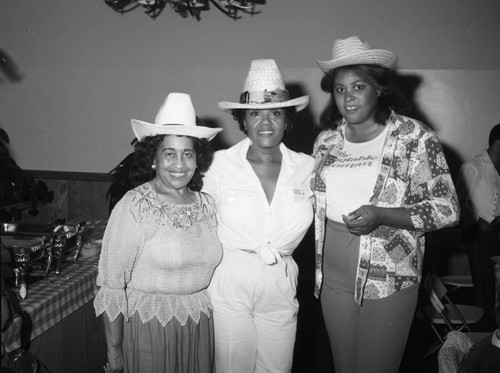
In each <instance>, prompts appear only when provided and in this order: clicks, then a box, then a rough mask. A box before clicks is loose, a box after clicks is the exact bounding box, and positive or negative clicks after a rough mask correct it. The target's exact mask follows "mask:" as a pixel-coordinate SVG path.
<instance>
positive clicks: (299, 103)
mask: <svg viewBox="0 0 500 373" xmlns="http://www.w3.org/2000/svg"><path fill="white" fill-rule="evenodd" d="M307 104H309V96H302V97H298V98H294V99H290V94H289V93H288V91H287V90H286V89H285V83H283V78H282V77H281V73H280V72H279V70H278V66H277V65H276V62H275V61H274V60H253V61H252V63H251V64H250V70H249V71H248V75H247V77H246V79H245V83H244V84H243V93H242V94H241V95H240V102H228V101H221V102H219V104H218V106H219V109H221V110H224V111H226V112H230V111H231V110H234V109H276V108H284V107H292V106H295V108H296V110H297V111H300V110H302V109H304V108H305V107H306V106H307Z"/></svg>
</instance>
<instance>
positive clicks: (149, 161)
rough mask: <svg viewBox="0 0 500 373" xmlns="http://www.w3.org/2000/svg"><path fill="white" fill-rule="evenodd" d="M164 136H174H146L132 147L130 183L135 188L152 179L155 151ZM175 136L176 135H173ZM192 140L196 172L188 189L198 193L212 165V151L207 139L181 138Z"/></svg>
mask: <svg viewBox="0 0 500 373" xmlns="http://www.w3.org/2000/svg"><path fill="white" fill-rule="evenodd" d="M165 136H174V135H155V136H146V137H145V138H144V139H142V140H141V141H139V142H137V143H136V144H135V146H134V159H133V161H132V165H131V167H130V174H129V178H130V182H131V184H132V185H133V186H134V187H135V186H138V185H140V184H143V183H145V182H146V181H149V180H151V179H153V178H154V177H155V176H156V171H155V170H154V169H153V168H152V167H151V166H152V165H153V162H154V160H155V158H156V151H157V150H158V146H159V145H160V144H161V142H162V141H163V139H164V138H165ZM175 136H177V135H175ZM182 137H187V138H190V139H192V140H193V147H194V151H195V153H196V165H197V167H196V170H195V172H194V175H193V177H192V179H191V181H190V182H189V183H188V188H189V189H191V190H193V191H200V190H201V189H202V188H203V174H204V173H205V172H206V171H207V170H208V168H209V167H210V165H211V164H212V160H213V156H214V151H213V149H212V147H211V146H210V143H209V141H208V140H207V139H199V138H197V137H192V136H182Z"/></svg>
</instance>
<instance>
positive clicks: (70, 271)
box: [2, 217, 107, 352]
mask: <svg viewBox="0 0 500 373" xmlns="http://www.w3.org/2000/svg"><path fill="white" fill-rule="evenodd" d="M102 218H103V219H102V220H98V223H97V224H95V220H89V221H90V224H89V223H88V224H89V225H91V224H94V228H95V229H93V230H92V233H91V234H90V235H89V237H90V239H93V240H95V239H99V238H102V234H103V232H104V228H105V226H106V222H107V219H106V218H105V217H102ZM98 261H99V256H95V257H80V259H78V264H77V265H73V264H70V265H68V266H65V267H63V268H62V274H61V276H57V275H56V273H55V271H53V272H51V273H50V275H49V278H48V281H43V280H42V281H40V282H37V283H35V284H33V285H31V286H29V287H28V295H27V297H26V298H25V299H22V300H21V301H20V304H21V308H22V309H23V310H24V311H25V312H27V313H28V315H29V316H30V318H31V324H32V332H31V339H34V338H36V337H38V336H39V335H40V334H42V333H43V332H45V331H47V330H48V329H49V328H51V327H52V326H54V325H56V324H57V323H58V322H60V321H61V320H62V319H64V318H65V317H66V316H68V315H70V314H71V313H72V312H75V311H76V310H77V309H78V308H80V307H82V306H83V305H84V304H86V303H87V302H89V301H90V300H92V299H93V298H94V297H95V295H96V293H97V286H96V277H97V265H98ZM20 331H21V318H20V317H16V318H15V319H14V321H13V322H12V324H11V325H10V326H9V328H8V329H7V330H6V331H5V332H3V333H2V344H3V345H4V347H5V349H6V351H7V352H10V351H13V350H15V349H17V348H19V347H20V345H21V343H20V338H19V336H20Z"/></svg>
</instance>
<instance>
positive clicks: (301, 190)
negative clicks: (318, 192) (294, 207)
mask: <svg viewBox="0 0 500 373" xmlns="http://www.w3.org/2000/svg"><path fill="white" fill-rule="evenodd" d="M311 197H312V192H311V190H310V189H309V188H306V187H295V188H293V199H294V201H295V202H298V203H304V202H306V201H307V200H308V199H309V198H311Z"/></svg>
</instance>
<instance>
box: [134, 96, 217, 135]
mask: <svg viewBox="0 0 500 373" xmlns="http://www.w3.org/2000/svg"><path fill="white" fill-rule="evenodd" d="M131 122H132V130H133V131H134V134H135V137H137V139H138V140H139V141H141V140H142V139H143V138H145V137H147V136H155V135H178V136H192V137H197V138H200V139H207V140H209V141H210V140H212V139H213V138H214V137H215V135H217V133H219V132H220V131H222V128H210V127H203V126H197V125H196V113H195V111H194V106H193V103H192V101H191V97H190V96H189V95H188V94H187V93H177V92H173V93H170V94H169V95H168V96H167V98H166V99H165V101H164V102H163V105H162V106H161V107H160V110H159V111H158V114H157V115H156V118H155V122H154V123H148V122H144V121H142V120H137V119H132V120H131Z"/></svg>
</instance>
